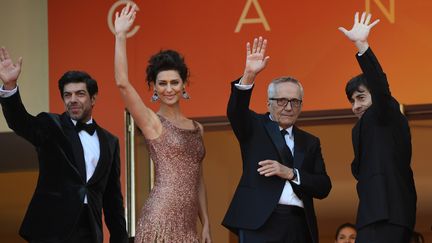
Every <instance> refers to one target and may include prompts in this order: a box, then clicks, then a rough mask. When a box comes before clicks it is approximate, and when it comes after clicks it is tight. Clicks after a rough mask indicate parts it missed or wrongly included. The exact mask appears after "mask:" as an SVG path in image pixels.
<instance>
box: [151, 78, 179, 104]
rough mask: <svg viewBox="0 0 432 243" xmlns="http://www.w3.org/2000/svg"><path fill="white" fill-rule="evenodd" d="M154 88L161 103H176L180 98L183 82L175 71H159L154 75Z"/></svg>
mask: <svg viewBox="0 0 432 243" xmlns="http://www.w3.org/2000/svg"><path fill="white" fill-rule="evenodd" d="M154 89H155V91H156V92H157V94H158V96H159V100H160V102H161V103H163V104H166V105H174V104H177V103H178V102H179V100H180V98H181V95H182V91H183V89H184V83H183V80H182V79H181V77H180V75H179V73H178V72H177V71H175V70H167V71H161V72H159V73H158V75H157V76H156V81H155V84H154Z"/></svg>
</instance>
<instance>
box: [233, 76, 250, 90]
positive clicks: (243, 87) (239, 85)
mask: <svg viewBox="0 0 432 243" xmlns="http://www.w3.org/2000/svg"><path fill="white" fill-rule="evenodd" d="M242 79H243V78H241V79H240V81H239V82H238V83H237V84H234V85H235V86H236V88H237V89H239V90H249V89H252V87H253V85H254V84H242Z"/></svg>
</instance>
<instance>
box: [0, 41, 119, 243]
mask: <svg viewBox="0 0 432 243" xmlns="http://www.w3.org/2000/svg"><path fill="white" fill-rule="evenodd" d="M21 63H22V59H21V58H20V60H19V61H18V63H15V64H14V63H13V62H12V60H11V58H10V57H9V54H8V52H7V50H6V49H5V48H1V49H0V79H1V80H2V82H3V86H2V87H1V88H0V96H1V98H0V102H1V105H2V108H3V114H4V116H5V118H6V121H7V123H8V126H9V127H10V128H11V129H12V130H14V131H15V132H16V133H17V134H18V135H20V136H22V137H23V138H25V139H26V140H27V141H29V142H30V143H32V144H33V145H34V146H35V148H36V150H37V154H38V158H39V178H38V182H37V186H36V190H35V192H34V194H33V197H32V200H31V202H30V205H29V206H28V208H27V212H26V215H25V217H24V220H23V223H22V225H21V229H20V235H21V236H22V237H23V238H25V239H26V240H27V241H29V242H34V243H58V242H67V243H77V242H80V243H90V242H92V243H101V242H103V232H102V209H103V212H104V216H105V223H106V225H107V226H108V229H109V231H110V242H112V243H125V242H127V232H126V225H125V224H126V223H125V218H124V207H123V197H122V194H121V189H120V157H119V143H118V139H117V138H116V137H115V136H113V135H112V134H110V133H109V132H108V131H106V130H105V129H103V128H101V127H99V126H98V125H97V124H96V122H95V121H94V120H93V118H92V110H93V106H94V105H95V101H96V94H97V91H98V87H97V83H96V81H95V80H93V79H92V78H91V77H90V76H89V75H88V74H86V73H84V72H79V71H69V72H66V73H65V74H64V75H63V76H62V77H61V78H60V80H59V89H60V94H61V96H62V99H63V102H64V105H65V108H66V112H65V113H63V114H61V115H58V114H52V113H46V112H43V113H40V114H39V115H37V116H36V117H35V116H32V115H30V114H29V113H28V112H27V111H26V109H25V107H24V105H23V103H22V102H21V98H20V94H19V90H18V87H17V80H18V77H19V74H20V71H21Z"/></svg>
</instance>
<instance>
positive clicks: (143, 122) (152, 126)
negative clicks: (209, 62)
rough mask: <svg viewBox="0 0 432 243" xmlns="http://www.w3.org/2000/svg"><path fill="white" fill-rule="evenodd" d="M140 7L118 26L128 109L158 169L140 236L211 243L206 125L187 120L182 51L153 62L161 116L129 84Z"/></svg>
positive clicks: (121, 16) (150, 77) (121, 84)
mask: <svg viewBox="0 0 432 243" xmlns="http://www.w3.org/2000/svg"><path fill="white" fill-rule="evenodd" d="M135 14H136V10H135V6H131V5H129V4H128V5H127V6H126V7H125V8H123V10H122V11H121V12H120V13H116V20H115V32H116V36H115V80H116V84H117V87H118V88H119V90H120V93H121V96H122V98H123V101H124V102H125V105H126V108H127V109H128V111H129V112H130V113H131V115H132V117H133V118H134V120H135V122H136V124H137V126H138V127H139V128H140V129H141V131H142V133H143V135H144V137H145V140H146V144H147V147H148V149H149V152H150V157H151V158H152V160H153V162H154V164H155V183H154V187H153V189H152V190H151V192H150V195H149V197H148V199H147V201H146V203H145V205H144V207H143V209H142V213H141V217H140V219H139V221H138V225H137V227H136V228H137V230H136V234H135V242H139V243H143V242H145V243H154V242H158V243H159V242H160V243H162V242H163V243H173V242H178V243H193V242H200V237H199V236H198V233H197V230H196V222H197V219H198V217H199V218H200V220H201V223H202V228H203V230H202V234H201V241H202V242H205V243H210V242H211V237H210V226H209V219H208V213H207V199H206V191H205V185H204V181H203V174H202V160H203V158H204V155H205V149H204V144H203V139H202V132H203V128H202V125H201V124H199V123H197V122H196V121H192V120H190V119H187V118H186V117H185V116H184V115H183V114H182V112H181V110H180V100H181V99H182V98H185V99H187V98H189V96H188V94H187V93H186V91H185V84H186V81H187V77H188V68H187V66H186V64H185V63H184V60H183V57H182V56H181V55H180V54H179V53H177V52H176V51H172V50H166V51H161V52H159V53H157V54H155V55H154V56H152V57H151V58H150V60H149V65H148V67H147V70H146V71H147V81H148V83H149V85H151V87H153V92H154V93H153V96H152V100H153V101H158V102H159V103H160V108H159V110H158V111H157V112H156V113H155V112H154V111H152V110H151V109H149V108H148V107H147V106H146V105H145V104H144V102H143V101H142V99H141V98H140V96H139V95H138V93H137V91H136V90H135V89H134V88H133V87H132V85H131V84H130V82H129V78H128V65H127V57H126V33H127V31H128V30H129V29H130V27H131V26H132V24H133V22H134V20H135Z"/></svg>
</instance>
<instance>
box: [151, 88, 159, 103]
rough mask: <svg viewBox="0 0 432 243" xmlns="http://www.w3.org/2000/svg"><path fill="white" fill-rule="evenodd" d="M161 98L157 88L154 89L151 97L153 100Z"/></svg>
mask: <svg viewBox="0 0 432 243" xmlns="http://www.w3.org/2000/svg"><path fill="white" fill-rule="evenodd" d="M158 99H159V95H158V94H157V92H156V90H155V91H153V95H152V97H151V102H156V101H157V100H158Z"/></svg>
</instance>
